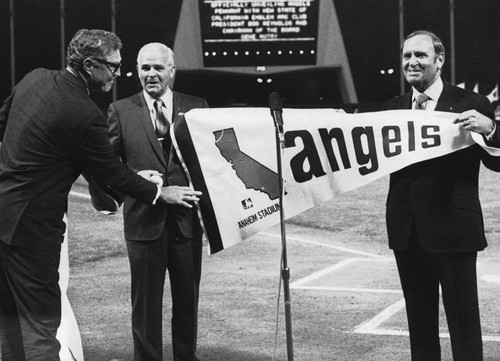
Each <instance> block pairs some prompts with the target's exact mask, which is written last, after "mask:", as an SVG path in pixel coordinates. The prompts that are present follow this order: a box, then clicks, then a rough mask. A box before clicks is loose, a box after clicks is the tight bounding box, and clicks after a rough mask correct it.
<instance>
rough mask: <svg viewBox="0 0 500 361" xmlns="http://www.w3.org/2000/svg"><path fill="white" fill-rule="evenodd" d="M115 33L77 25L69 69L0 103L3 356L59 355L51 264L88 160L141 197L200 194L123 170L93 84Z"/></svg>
mask: <svg viewBox="0 0 500 361" xmlns="http://www.w3.org/2000/svg"><path fill="white" fill-rule="evenodd" d="M120 49H121V41H120V39H119V38H118V37H117V36H116V35H115V34H113V33H110V32H107V31H103V30H80V31H78V32H77V33H76V34H75V36H74V37H73V39H72V40H71V42H70V44H69V46H68V51H67V68H66V69H64V70H61V71H50V70H47V69H36V70H34V71H32V72H31V73H29V74H28V75H26V76H25V77H24V78H23V79H22V80H21V81H20V82H19V84H18V85H17V86H16V87H15V89H14V90H13V92H12V94H11V95H10V96H9V97H8V98H7V100H6V101H5V102H4V105H3V107H2V108H1V109H0V141H1V143H2V144H1V147H0V209H1V210H2V211H1V212H2V215H1V217H0V335H1V346H2V360H3V361H19V360H25V359H29V360H51V361H53V360H59V355H58V354H59V348H60V345H59V342H58V341H57V339H56V332H57V328H58V326H59V324H60V319H61V295H60V289H59V285H58V279H59V275H58V266H59V255H60V249H61V242H62V241H63V235H64V232H65V225H64V222H63V215H64V212H65V210H66V207H67V198H68V193H69V191H70V189H71V185H72V183H73V182H74V181H75V180H76V179H77V178H78V176H79V175H80V174H81V172H82V170H83V169H84V168H85V167H86V168H88V169H89V171H90V172H91V173H92V174H93V176H94V178H95V179H96V180H97V181H98V182H102V183H103V184H108V185H110V186H111V187H113V189H116V190H118V191H120V192H123V193H126V194H128V195H130V196H132V197H135V198H137V199H138V200H140V201H142V202H144V203H146V204H153V203H162V204H166V203H172V204H184V205H187V206H188V207H189V206H190V205H189V204H188V203H187V202H189V201H192V200H196V199H197V196H198V195H199V194H200V193H199V192H193V191H191V190H189V188H187V187H167V188H165V189H162V188H161V187H160V186H158V185H155V184H153V183H151V182H149V181H146V180H144V179H143V178H142V177H141V176H138V175H136V174H135V172H134V171H132V170H130V169H128V168H127V167H126V166H125V165H124V164H123V163H122V162H121V161H120V159H119V157H118V156H117V154H116V152H115V151H114V150H113V148H112V147H111V144H110V142H109V139H108V133H107V131H108V128H107V124H106V119H105V117H104V114H102V112H101V111H100V110H99V108H98V107H97V106H96V105H95V103H94V102H93V101H92V100H91V99H90V97H89V93H90V92H91V91H98V92H107V91H109V90H110V89H111V87H112V84H113V82H114V79H115V78H116V77H117V76H119V75H120V61H121V56H120Z"/></svg>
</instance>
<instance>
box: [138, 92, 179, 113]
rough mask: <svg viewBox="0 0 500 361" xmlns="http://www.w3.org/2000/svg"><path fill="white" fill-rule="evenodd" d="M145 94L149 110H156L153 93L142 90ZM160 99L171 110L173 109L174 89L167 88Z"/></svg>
mask: <svg viewBox="0 0 500 361" xmlns="http://www.w3.org/2000/svg"><path fill="white" fill-rule="evenodd" d="M142 93H143V94H144V99H145V100H146V104H147V105H148V108H149V111H150V112H152V111H153V110H154V102H155V100H156V99H155V98H153V97H152V96H151V95H149V94H148V93H147V92H146V91H145V90H143V91H142ZM160 99H161V100H162V101H163V104H164V105H165V106H166V107H167V109H169V111H171V110H172V99H173V93H172V90H171V89H170V87H169V88H167V91H166V92H165V93H164V94H163V95H162V96H161V97H160Z"/></svg>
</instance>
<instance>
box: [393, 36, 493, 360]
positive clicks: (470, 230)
mask: <svg viewBox="0 0 500 361" xmlns="http://www.w3.org/2000/svg"><path fill="white" fill-rule="evenodd" d="M401 56H402V70H403V73H404V76H405V78H406V80H407V81H408V83H409V84H410V85H411V86H412V89H411V91H410V92H409V93H406V94H404V95H402V96H399V97H396V98H394V99H392V100H390V101H388V102H387V103H386V104H385V106H384V109H425V110H427V111H429V110H430V111H432V110H436V111H446V112H455V113H461V114H459V115H457V119H456V120H455V123H457V124H458V123H459V124H460V126H462V127H464V129H466V130H468V131H473V132H477V133H480V134H483V135H484V137H485V140H486V142H487V144H488V145H492V146H495V147H499V146H500V135H499V132H498V130H497V129H498V124H496V123H495V122H494V121H493V120H492V119H493V109H492V107H491V104H490V102H489V101H488V100H487V99H486V98H485V97H483V96H481V95H479V94H475V93H473V92H470V91H467V90H464V89H460V88H458V87H455V86H452V85H450V84H449V83H447V82H444V81H442V80H441V69H442V67H443V64H444V60H445V50H444V46H443V44H442V42H441V40H440V39H439V38H438V37H437V36H436V35H434V34H433V33H431V32H428V31H417V32H415V33H412V34H410V35H409V36H408V37H407V38H406V40H405V41H404V42H403V44H402V45H401ZM481 161H483V163H484V164H485V165H486V166H488V167H489V168H492V169H495V170H498V164H496V163H495V159H494V158H493V157H491V156H489V155H488V154H487V153H486V152H485V151H484V149H482V148H481V147H480V146H479V145H477V144H476V145H473V146H471V147H468V148H466V149H463V150H459V151H456V152H454V153H451V154H448V155H445V156H442V157H439V158H435V159H431V160H427V161H423V162H420V163H416V164H413V165H411V166H409V167H406V168H404V169H402V170H400V171H397V172H395V173H393V174H391V177H390V186H389V194H388V198H387V214H386V220H387V232H388V237H389V246H390V248H392V249H393V250H394V254H395V257H396V263H397V266H398V271H399V276H400V280H401V286H402V289H403V293H404V297H405V302H406V311H407V317H408V325H409V331H410V344H411V355H412V360H413V361H417V360H422V361H423V360H425V361H435V360H440V359H441V355H440V354H441V350H440V343H439V312H438V310H439V286H441V289H442V295H443V304H444V307H445V311H446V317H447V321H448V328H449V331H450V336H451V344H452V350H453V359H454V360H474V361H480V360H482V359H483V356H482V340H481V324H480V318H479V306H478V295H477V280H476V257H477V252H478V251H481V250H483V249H484V248H485V247H486V239H485V235H484V225H483V216H482V211H481V205H480V202H479V195H478V175H479V167H480V162H481Z"/></svg>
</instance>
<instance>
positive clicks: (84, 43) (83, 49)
mask: <svg viewBox="0 0 500 361" xmlns="http://www.w3.org/2000/svg"><path fill="white" fill-rule="evenodd" d="M121 48H122V41H121V40H120V38H119V37H118V36H117V35H116V34H114V33H112V32H110V31H106V30H99V29H93V30H87V29H80V30H78V31H77V32H76V33H75V36H73V39H71V41H70V43H69V45H68V50H67V51H66V63H67V65H69V66H70V67H72V68H73V69H75V70H77V71H81V70H82V66H83V61H84V60H85V59H87V58H97V59H104V58H106V57H107V56H108V55H109V54H111V53H113V52H115V51H117V50H120V49H121Z"/></svg>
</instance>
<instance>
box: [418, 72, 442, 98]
mask: <svg viewBox="0 0 500 361" xmlns="http://www.w3.org/2000/svg"><path fill="white" fill-rule="evenodd" d="M412 89H413V91H412V93H413V95H412V101H415V99H417V97H418V96H419V95H420V94H422V93H421V92H419V91H418V90H417V89H415V88H413V87H412ZM442 92H443V80H442V79H441V77H438V78H437V80H436V81H435V82H434V83H433V84H432V85H431V86H430V87H428V88H427V89H425V91H424V93H425V94H427V95H428V96H429V97H430V98H431V100H433V101H435V102H437V101H438V100H439V97H440V96H441V93H442Z"/></svg>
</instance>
